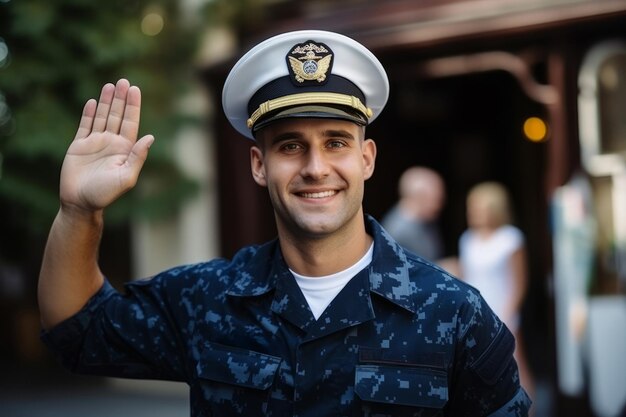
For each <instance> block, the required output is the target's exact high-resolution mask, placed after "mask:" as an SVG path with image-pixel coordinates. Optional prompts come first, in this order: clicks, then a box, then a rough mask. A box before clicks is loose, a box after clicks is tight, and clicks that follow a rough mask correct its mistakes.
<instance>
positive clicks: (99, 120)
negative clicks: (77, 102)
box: [91, 83, 115, 132]
mask: <svg viewBox="0 0 626 417" xmlns="http://www.w3.org/2000/svg"><path fill="white" fill-rule="evenodd" d="M114 92H115V86H114V85H113V84H111V83H107V84H105V85H104V87H102V91H101V92H100V99H99V100H98V107H97V109H96V118H95V119H94V121H93V127H92V129H91V130H92V131H93V132H104V128H105V126H106V124H107V117H108V116H109V108H110V107H111V102H112V101H113V94H114Z"/></svg>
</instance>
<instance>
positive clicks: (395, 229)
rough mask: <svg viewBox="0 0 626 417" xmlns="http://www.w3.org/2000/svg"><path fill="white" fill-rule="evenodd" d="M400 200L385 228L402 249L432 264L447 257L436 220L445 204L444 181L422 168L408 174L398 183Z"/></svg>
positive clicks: (434, 173)
mask: <svg viewBox="0 0 626 417" xmlns="http://www.w3.org/2000/svg"><path fill="white" fill-rule="evenodd" d="M398 194H399V195H400V199H399V200H398V202H397V203H396V204H395V205H394V206H393V207H392V208H391V210H389V212H387V214H385V216H384V217H383V219H382V222H381V224H382V226H383V227H384V228H385V230H387V231H388V232H389V234H390V235H391V236H392V237H393V238H394V239H395V240H396V241H397V242H398V243H399V244H400V245H402V246H404V247H405V248H407V249H408V250H410V251H412V252H413V253H415V254H417V255H419V256H421V257H422V258H424V259H428V260H429V261H433V262H435V261H438V260H439V259H441V258H442V257H443V255H444V253H443V244H442V242H441V235H440V233H439V228H438V226H437V219H438V217H439V213H440V211H441V208H442V206H443V203H444V200H445V186H444V183H443V180H442V179H441V177H440V176H439V174H437V173H436V172H435V171H433V170H432V169H430V168H426V167H421V166H412V167H410V168H408V169H407V170H405V171H404V172H403V173H402V175H401V176H400V181H399V182H398Z"/></svg>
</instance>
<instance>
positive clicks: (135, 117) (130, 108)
mask: <svg viewBox="0 0 626 417" xmlns="http://www.w3.org/2000/svg"><path fill="white" fill-rule="evenodd" d="M140 113H141V91H140V90H139V87H136V86H132V87H130V88H129V89H128V95H127V98H126V109H125V110H124V118H123V119H122V126H121V128H120V135H122V136H123V137H125V138H127V139H130V140H133V141H134V140H137V134H138V132H139V118H140Z"/></svg>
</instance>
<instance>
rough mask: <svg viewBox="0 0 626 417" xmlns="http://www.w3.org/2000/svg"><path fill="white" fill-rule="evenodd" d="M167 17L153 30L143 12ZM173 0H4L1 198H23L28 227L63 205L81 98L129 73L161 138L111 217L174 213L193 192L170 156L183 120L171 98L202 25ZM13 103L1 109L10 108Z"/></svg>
mask: <svg viewBox="0 0 626 417" xmlns="http://www.w3.org/2000/svg"><path fill="white" fill-rule="evenodd" d="M150 12H157V13H158V14H160V15H161V16H162V17H163V19H164V26H163V30H162V31H161V32H160V33H158V34H157V35H155V36H148V35H146V34H144V33H143V32H142V26H141V24H142V19H143V18H144V16H145V15H146V14H148V13H150ZM179 15H180V11H179V2H178V1H176V0H161V1H158V0H156V1H152V2H147V1H142V0H108V1H102V2H98V1H91V0H55V1H48V0H10V1H7V0H3V1H0V38H1V39H3V40H4V42H5V43H6V45H7V46H8V49H9V55H8V58H7V59H6V60H5V61H4V63H3V62H2V61H0V109H1V108H2V107H1V106H2V105H3V102H4V103H6V105H8V109H10V110H8V111H10V112H11V113H10V114H11V116H12V117H11V118H9V119H7V118H6V117H5V118H3V117H2V116H3V115H2V114H0V204H1V205H7V204H8V205H13V206H18V207H19V208H20V210H19V212H20V213H21V214H22V215H21V216H20V218H19V219H13V220H14V221H19V222H21V223H23V227H24V228H27V229H30V231H33V232H43V231H45V230H47V228H48V227H49V225H50V223H51V221H52V218H53V216H54V214H55V213H56V211H57V209H58V198H57V195H58V175H59V169H60V167H61V163H62V160H63V156H64V154H65V151H66V149H67V146H68V145H69V142H70V140H71V139H72V138H73V136H74V134H75V131H76V128H77V124H78V120H79V118H80V114H81V111H82V107H83V105H84V103H85V102H86V101H87V100H88V99H89V98H92V97H93V98H97V96H98V95H99V92H100V88H101V86H102V85H103V84H104V83H106V82H115V81H116V80H117V79H119V78H122V77H124V78H128V79H129V80H130V82H131V83H132V84H136V85H139V86H140V87H141V88H142V95H143V100H142V102H143V107H142V132H140V134H142V135H143V134H146V133H152V134H154V135H155V137H156V138H157V141H156V142H155V145H154V146H153V148H152V150H151V154H150V158H148V162H147V163H146V166H145V168H144V171H143V172H142V178H141V180H140V181H142V182H143V181H149V182H150V183H151V184H152V186H151V187H149V188H150V190H151V191H150V192H149V193H148V192H145V191H142V192H139V191H133V192H131V193H129V195H127V196H125V197H124V198H123V199H122V200H121V201H120V202H119V204H115V205H114V206H113V207H112V208H111V211H110V212H108V213H107V216H108V220H109V221H123V220H126V219H128V217H129V216H130V215H143V216H148V217H159V216H165V215H168V214H171V213H172V211H174V210H176V208H177V207H178V206H179V204H180V202H181V201H183V200H184V199H185V198H187V197H188V196H190V195H191V194H193V192H194V191H195V188H196V186H195V183H194V182H193V181H191V180H189V179H187V178H185V177H184V175H182V173H181V172H180V170H179V169H178V168H177V167H176V165H175V164H174V163H173V161H172V159H171V157H170V154H171V152H170V146H171V139H172V138H173V133H174V131H175V130H176V128H177V126H178V125H179V122H180V116H179V115H177V113H176V109H175V107H174V106H175V103H176V100H177V98H178V97H179V95H180V94H181V93H182V92H185V91H186V90H187V89H188V88H190V85H191V83H190V80H191V77H192V75H191V74H192V73H193V68H192V63H191V58H192V55H193V54H194V52H195V49H196V46H197V45H196V42H197V38H198V36H197V34H198V33H199V28H196V27H190V25H189V24H188V23H187V22H181V21H180V18H179ZM6 114H7V113H6V112H5V115H6Z"/></svg>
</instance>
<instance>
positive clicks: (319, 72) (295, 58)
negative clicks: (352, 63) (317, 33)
mask: <svg viewBox="0 0 626 417" xmlns="http://www.w3.org/2000/svg"><path fill="white" fill-rule="evenodd" d="M332 58H333V54H332V51H331V50H330V48H329V47H328V46H326V45H324V44H323V43H317V44H316V43H315V42H314V41H306V42H304V43H301V44H298V45H296V46H294V48H293V50H292V51H291V52H290V53H289V55H287V61H288V62H289V73H290V74H291V77H292V81H293V80H295V81H296V82H297V83H294V84H296V85H298V84H303V83H305V81H317V82H318V83H323V82H324V81H325V80H326V74H328V73H329V71H330V68H331V66H332Z"/></svg>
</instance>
